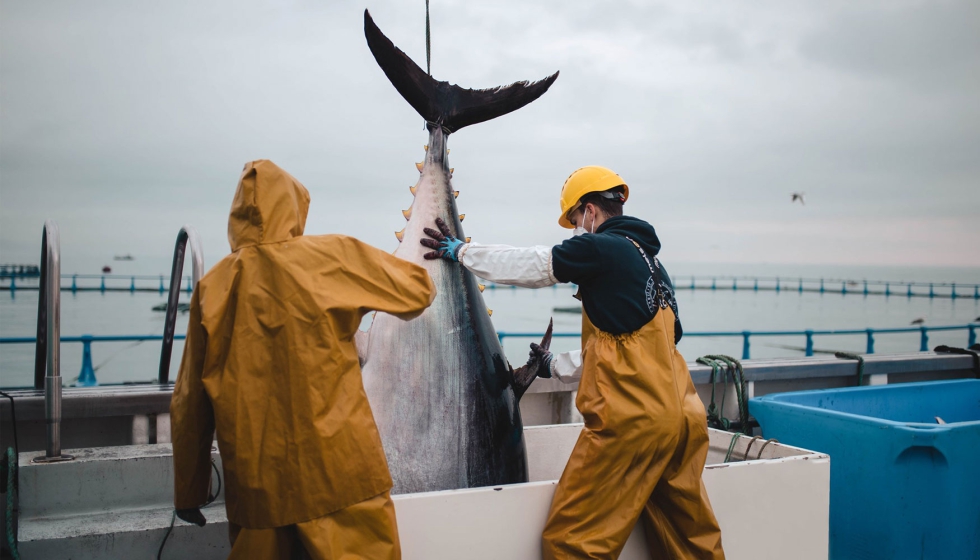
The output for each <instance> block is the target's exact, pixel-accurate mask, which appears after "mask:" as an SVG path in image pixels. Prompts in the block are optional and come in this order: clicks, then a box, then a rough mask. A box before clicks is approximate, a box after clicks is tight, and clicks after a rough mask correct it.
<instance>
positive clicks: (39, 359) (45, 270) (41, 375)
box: [34, 220, 73, 462]
mask: <svg viewBox="0 0 980 560" xmlns="http://www.w3.org/2000/svg"><path fill="white" fill-rule="evenodd" d="M60 277H61V236H60V235H59V234H58V225H57V224H56V223H54V222H52V221H51V220H48V221H46V222H44V230H43V232H42V234H41V271H40V286H42V287H43V289H42V290H41V291H40V295H39V296H38V298H37V336H36V337H35V339H34V343H35V344H34V348H35V349H34V388H35V389H44V424H45V453H44V457H38V458H36V459H34V461H35V462H55V461H70V460H71V459H73V457H72V456H71V455H63V454H62V453H61V290H59V289H58V287H59V286H58V284H59V280H58V279H59V278H60Z"/></svg>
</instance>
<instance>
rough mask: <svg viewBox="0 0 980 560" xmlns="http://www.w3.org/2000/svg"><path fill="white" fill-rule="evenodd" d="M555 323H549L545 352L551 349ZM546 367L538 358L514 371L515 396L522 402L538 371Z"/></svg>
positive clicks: (545, 339)
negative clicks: (521, 399)
mask: <svg viewBox="0 0 980 560" xmlns="http://www.w3.org/2000/svg"><path fill="white" fill-rule="evenodd" d="M554 326H555V321H554V319H552V320H551V321H549V322H548V330H547V331H545V333H544V337H543V338H542V339H541V347H542V348H544V349H545V350H549V349H550V348H551V332H552V330H554ZM543 367H545V365H544V364H543V363H541V360H539V359H538V358H537V357H533V358H531V359H530V360H528V361H527V364H525V365H523V366H521V367H519V368H517V369H515V370H514V379H513V381H511V385H513V387H514V395H515V396H516V397H517V399H518V400H520V398H521V397H523V396H524V392H525V391H527V388H528V387H530V386H531V383H533V382H534V379H535V378H536V377H537V376H538V371H539V370H540V369H541V368H543Z"/></svg>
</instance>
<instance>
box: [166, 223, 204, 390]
mask: <svg viewBox="0 0 980 560" xmlns="http://www.w3.org/2000/svg"><path fill="white" fill-rule="evenodd" d="M188 243H190V246H191V263H192V268H191V282H189V283H188V284H187V291H188V292H189V293H190V292H193V290H194V288H195V287H196V286H197V283H198V281H200V280H201V275H202V274H204V251H203V249H202V246H201V238H200V236H198V235H197V230H196V229H194V227H193V226H190V225H185V226H184V227H182V228H180V231H179V232H177V243H176V245H175V246H174V262H173V266H172V268H171V271H170V295H169V297H168V298H167V318H166V322H165V323H164V326H163V347H162V348H161V349H160V370H159V372H158V374H157V382H158V383H161V384H166V383H168V382H169V381H170V356H171V354H172V353H173V347H174V327H175V325H176V324H177V303H178V301H179V299H180V273H181V272H183V271H184V253H185V252H186V250H187V244H188Z"/></svg>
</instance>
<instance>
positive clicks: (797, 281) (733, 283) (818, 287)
mask: <svg viewBox="0 0 980 560" xmlns="http://www.w3.org/2000/svg"><path fill="white" fill-rule="evenodd" d="M671 281H672V283H673V285H674V289H675V290H714V291H719V290H728V291H754V292H761V291H768V292H777V293H779V292H790V293H792V292H796V293H800V294H802V293H804V292H807V293H820V294H824V293H826V294H842V295H864V296H869V295H881V296H886V297H891V296H896V297H906V298H912V297H927V298H947V299H961V298H971V299H980V284H963V283H956V282H906V281H897V282H896V281H890V280H853V279H846V278H802V277H792V278H787V277H785V276H782V277H780V276H674V277H673V278H672V279H671ZM562 287H571V288H577V286H575V285H574V284H555V285H554V286H552V288H553V289H559V288H562ZM486 289H488V290H519V289H526V288H518V287H517V286H509V285H505V284H494V283H490V284H487V286H486ZM957 290H959V291H957Z"/></svg>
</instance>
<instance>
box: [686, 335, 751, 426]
mask: <svg viewBox="0 0 980 560" xmlns="http://www.w3.org/2000/svg"><path fill="white" fill-rule="evenodd" d="M697 362H698V363H699V364H704V365H706V366H709V367H710V368H711V402H710V403H709V404H708V409H707V410H706V412H707V415H708V425H709V426H711V427H712V428H720V429H723V430H728V429H729V428H730V427H731V422H730V421H729V420H728V418H725V400H726V398H725V397H726V396H727V394H728V378H729V377H731V378H732V382H733V385H734V387H735V400H736V402H737V403H738V419H739V422H740V423H741V428H742V429H741V431H742V432H743V433H746V431H747V430H748V426H749V402H748V382H747V381H746V380H745V370H743V369H742V364H741V362H739V361H738V360H736V359H735V358H732V357H731V356H725V355H724V354H710V355H707V356H702V357H700V358H698V359H697ZM719 372H721V377H722V380H723V381H724V387H723V389H722V393H721V406H720V407H716V406H715V387H716V386H717V384H718V373H719Z"/></svg>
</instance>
